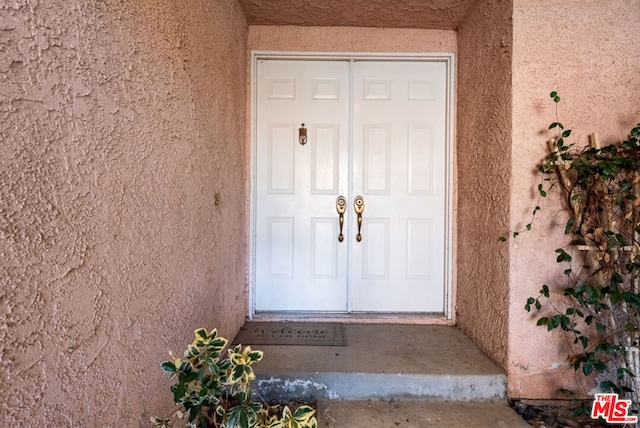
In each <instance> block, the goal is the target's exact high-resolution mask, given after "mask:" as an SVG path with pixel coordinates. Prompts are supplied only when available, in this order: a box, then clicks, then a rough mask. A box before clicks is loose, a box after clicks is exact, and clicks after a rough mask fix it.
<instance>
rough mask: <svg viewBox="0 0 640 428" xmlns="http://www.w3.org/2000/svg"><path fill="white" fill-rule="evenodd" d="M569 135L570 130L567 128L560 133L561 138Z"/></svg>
mask: <svg viewBox="0 0 640 428" xmlns="http://www.w3.org/2000/svg"><path fill="white" fill-rule="evenodd" d="M569 135H571V130H570V129H567V130H566V131H564V132H563V133H562V138H567V137H568V136H569Z"/></svg>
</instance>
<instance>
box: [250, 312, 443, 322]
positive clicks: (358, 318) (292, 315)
mask: <svg viewBox="0 0 640 428" xmlns="http://www.w3.org/2000/svg"><path fill="white" fill-rule="evenodd" d="M249 319H250V320H252V321H257V322H261V321H262V322H301V323H304V322H339V323H343V324H416V325H455V320H453V319H449V318H447V317H446V316H445V315H444V314H404V313H376V314H372V313H361V314H340V313H323V314H319V313H303V312H286V313H283V312H262V313H257V314H254V315H253V317H249Z"/></svg>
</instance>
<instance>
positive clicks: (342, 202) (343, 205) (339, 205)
mask: <svg viewBox="0 0 640 428" xmlns="http://www.w3.org/2000/svg"><path fill="white" fill-rule="evenodd" d="M336 211H338V221H339V222H340V233H339V234H338V242H342V241H344V235H343V234H342V226H344V213H345V212H346V211H347V198H345V197H344V196H338V199H336Z"/></svg>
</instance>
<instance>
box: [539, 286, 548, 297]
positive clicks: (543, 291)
mask: <svg viewBox="0 0 640 428" xmlns="http://www.w3.org/2000/svg"><path fill="white" fill-rule="evenodd" d="M540 294H542V295H543V296H544V297H549V286H548V285H546V284H545V285H543V286H542V290H540Z"/></svg>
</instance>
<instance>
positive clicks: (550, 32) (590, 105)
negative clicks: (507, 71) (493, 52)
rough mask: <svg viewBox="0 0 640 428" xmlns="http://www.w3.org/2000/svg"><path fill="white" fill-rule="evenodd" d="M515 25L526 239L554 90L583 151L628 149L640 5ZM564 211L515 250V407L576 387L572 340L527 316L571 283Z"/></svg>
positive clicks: (639, 65) (521, 220)
mask: <svg viewBox="0 0 640 428" xmlns="http://www.w3.org/2000/svg"><path fill="white" fill-rule="evenodd" d="M513 20H514V48H513V52H514V57H513V151H512V154H511V156H512V170H513V179H512V187H511V228H512V229H519V228H522V227H523V225H524V224H526V223H527V222H528V219H529V218H530V213H531V209H532V208H533V207H534V206H535V198H536V196H535V195H536V192H535V186H536V184H537V183H538V180H539V178H538V177H537V176H536V175H535V174H534V171H535V169H536V165H537V162H538V161H539V160H540V159H541V158H542V157H543V156H544V154H545V149H544V147H545V144H544V143H545V141H546V140H547V139H548V138H550V137H551V136H552V134H551V131H548V130H547V126H548V124H549V123H551V122H553V121H555V109H554V105H553V102H552V101H551V99H550V98H549V93H550V92H551V91H552V90H558V91H559V92H560V95H561V96H562V98H563V100H562V102H561V104H560V110H559V118H560V121H561V122H563V123H564V125H565V126H567V127H569V128H571V129H572V130H573V134H572V136H571V139H572V140H573V141H575V142H579V143H580V144H586V142H587V136H588V134H590V133H591V132H598V133H599V135H600V139H601V142H602V143H603V144H607V143H610V142H613V141H616V140H619V139H621V138H624V137H626V136H627V132H628V131H629V130H630V129H631V127H632V126H633V125H635V124H636V123H638V122H640V104H638V95H639V94H640V73H639V72H638V70H640V57H639V56H638V54H637V53H638V46H640V33H638V31H637V24H638V22H640V4H639V3H638V2H635V1H628V0H611V1H607V2H597V1H588V2H584V1H579V0H569V1H559V0H545V1H539V2H532V1H528V0H514V12H513ZM560 206H561V205H560V204H559V199H558V197H557V193H556V192H555V191H553V192H552V193H551V195H550V198H548V199H547V200H544V201H543V202H542V211H541V212H540V215H539V216H538V217H539V218H538V219H537V220H536V222H535V223H534V230H533V233H527V234H523V235H521V236H520V237H519V238H518V239H516V240H514V241H512V242H511V244H510V245H511V247H510V252H511V256H510V259H511V264H510V282H511V293H510V320H511V321H510V325H511V330H510V332H509V350H510V351H509V367H508V369H509V395H511V396H512V397H530V398H546V397H550V396H553V395H555V394H556V392H557V388H558V387H559V386H565V387H566V386H567V385H569V386H571V384H572V382H573V380H574V372H573V370H572V369H571V368H569V367H568V366H567V363H566V351H567V350H566V345H565V343H566V342H565V341H564V340H563V338H562V336H561V335H559V334H558V335H551V334H549V333H547V331H546V329H545V328H541V327H536V326H535V319H534V317H532V316H530V315H529V314H527V313H526V312H525V311H524V310H523V306H524V302H525V300H526V298H527V297H529V296H537V294H538V290H540V288H541V285H542V284H545V283H547V284H550V285H551V284H553V283H554V281H557V280H558V278H559V277H562V275H561V272H560V270H561V267H560V266H559V265H558V264H557V263H556V262H555V256H556V255H555V254H554V250H555V249H556V248H558V247H560V246H562V245H563V244H564V243H565V238H564V236H563V234H562V231H563V230H564V223H565V222H566V218H567V217H566V216H565V215H564V214H563V213H559V212H558V210H559V208H560ZM554 224H555V225H556V226H555V227H553V226H552V225H554ZM578 377H580V376H578Z"/></svg>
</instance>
